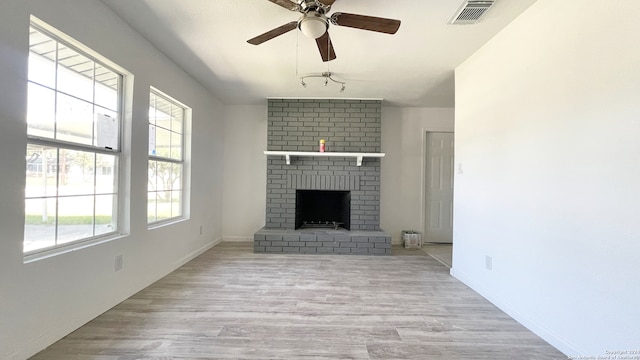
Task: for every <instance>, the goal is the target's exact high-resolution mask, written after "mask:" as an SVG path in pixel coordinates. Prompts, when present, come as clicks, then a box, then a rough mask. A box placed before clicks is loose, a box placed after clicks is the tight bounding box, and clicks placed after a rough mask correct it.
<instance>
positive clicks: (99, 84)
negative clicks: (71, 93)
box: [95, 64, 120, 111]
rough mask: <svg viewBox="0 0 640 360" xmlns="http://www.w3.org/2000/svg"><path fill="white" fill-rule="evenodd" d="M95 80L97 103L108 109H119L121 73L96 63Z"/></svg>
mask: <svg viewBox="0 0 640 360" xmlns="http://www.w3.org/2000/svg"><path fill="white" fill-rule="evenodd" d="M95 80H96V81H95V94H96V98H95V103H96V104H97V105H100V106H103V107H105V108H107V109H110V110H113V111H118V89H119V86H120V75H118V74H116V73H114V72H113V71H111V70H109V69H107V68H105V67H104V66H102V65H100V64H96V74H95Z"/></svg>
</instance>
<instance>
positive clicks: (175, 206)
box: [171, 191, 182, 217]
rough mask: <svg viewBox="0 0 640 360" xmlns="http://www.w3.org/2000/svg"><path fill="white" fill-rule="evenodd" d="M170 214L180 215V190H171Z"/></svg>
mask: <svg viewBox="0 0 640 360" xmlns="http://www.w3.org/2000/svg"><path fill="white" fill-rule="evenodd" d="M171 216H173V217H176V216H182V191H172V192H171Z"/></svg>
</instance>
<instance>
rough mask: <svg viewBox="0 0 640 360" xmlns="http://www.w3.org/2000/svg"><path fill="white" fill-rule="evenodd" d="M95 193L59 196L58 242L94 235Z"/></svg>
mask: <svg viewBox="0 0 640 360" xmlns="http://www.w3.org/2000/svg"><path fill="white" fill-rule="evenodd" d="M93 201H94V197H93V195H90V196H70V197H61V198H58V244H62V243H67V242H70V241H74V240H80V239H83V238H88V237H91V236H93V205H94V204H93Z"/></svg>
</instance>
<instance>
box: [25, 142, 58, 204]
mask: <svg viewBox="0 0 640 360" xmlns="http://www.w3.org/2000/svg"><path fill="white" fill-rule="evenodd" d="M57 168H58V157H57V151H56V148H52V147H46V146H40V145H28V146H27V178H26V180H27V181H26V186H25V196H26V197H27V198H31V197H43V196H56V169H57Z"/></svg>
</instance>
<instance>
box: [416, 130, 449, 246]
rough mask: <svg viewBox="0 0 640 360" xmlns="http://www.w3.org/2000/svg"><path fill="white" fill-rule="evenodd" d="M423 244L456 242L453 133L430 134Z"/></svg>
mask: <svg viewBox="0 0 640 360" xmlns="http://www.w3.org/2000/svg"><path fill="white" fill-rule="evenodd" d="M426 152H427V153H426V164H425V165H426V166H425V169H426V174H425V179H426V181H425V187H426V189H425V194H426V198H425V205H426V206H425V212H426V214H425V215H426V218H425V232H424V236H423V239H422V241H424V242H437V243H452V242H453V133H441V132H428V133H427V146H426Z"/></svg>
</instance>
